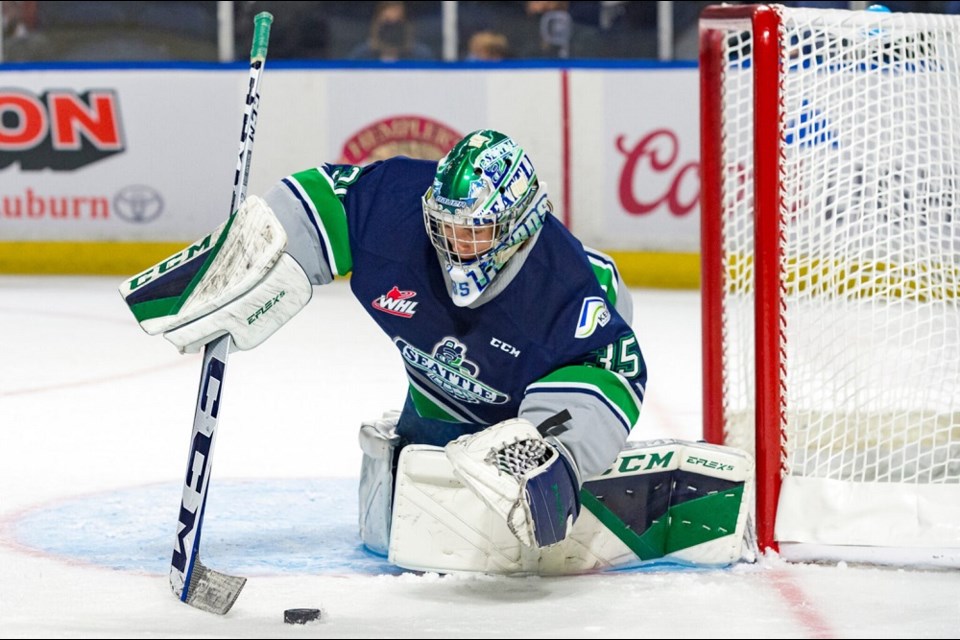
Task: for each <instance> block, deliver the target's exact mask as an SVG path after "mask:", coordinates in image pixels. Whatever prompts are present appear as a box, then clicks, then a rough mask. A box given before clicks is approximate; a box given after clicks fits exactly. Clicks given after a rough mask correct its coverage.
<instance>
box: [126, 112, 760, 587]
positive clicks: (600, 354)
mask: <svg viewBox="0 0 960 640" xmlns="http://www.w3.org/2000/svg"><path fill="white" fill-rule="evenodd" d="M551 209H552V205H551V202H550V199H549V197H548V192H547V186H546V184H545V183H544V182H543V181H542V180H540V179H539V178H538V176H537V173H536V170H535V169H534V165H533V162H532V161H531V159H530V157H529V156H528V154H527V153H526V152H525V150H524V149H523V148H522V147H521V146H520V145H519V144H518V143H517V142H516V141H515V140H514V139H512V138H511V137H509V136H507V135H504V134H502V133H500V132H497V131H492V130H479V131H475V132H473V133H470V134H469V135H467V136H466V137H465V138H464V139H463V140H461V141H459V142H458V143H457V144H456V145H455V146H454V147H453V148H452V150H451V151H450V152H449V153H448V154H447V155H446V156H445V157H444V158H443V159H441V160H440V161H439V163H437V162H430V161H422V160H412V159H409V158H402V157H398V158H392V159H389V160H385V161H382V162H376V163H374V164H371V165H368V166H364V167H357V166H347V165H332V164H327V165H323V166H321V167H316V168H311V169H308V170H306V171H303V172H300V173H296V174H293V175H291V176H289V177H287V178H285V179H283V180H282V181H281V182H280V183H278V184H277V185H275V186H274V187H273V188H272V189H270V190H269V191H268V192H267V193H265V194H264V195H263V197H258V196H251V197H249V198H247V199H246V200H245V201H244V202H243V203H242V205H241V206H240V208H239V210H238V211H237V212H236V213H235V214H234V215H233V216H231V218H230V220H228V222H226V223H225V224H224V225H223V226H222V227H221V228H220V229H218V230H216V231H215V232H214V233H212V234H211V235H210V236H207V237H206V238H204V239H203V240H201V241H199V242H198V243H196V244H194V245H192V246H190V247H188V248H186V249H185V250H184V251H182V252H180V253H178V254H176V255H174V256H172V257H170V258H168V259H167V260H164V261H163V262H161V263H159V264H158V265H156V266H155V267H153V268H151V269H149V270H147V271H145V272H144V273H141V274H138V275H137V276H135V277H133V278H131V279H130V280H128V281H126V282H125V283H124V284H123V285H122V287H121V292H122V294H123V296H124V298H125V300H126V302H127V303H128V305H129V306H130V308H131V310H132V311H133V313H134V315H135V316H136V318H137V320H138V321H139V322H140V324H141V326H142V327H143V329H144V330H145V331H146V332H147V333H150V334H163V335H164V337H165V338H167V339H168V340H169V341H170V342H172V343H173V344H174V345H176V346H177V347H178V349H180V351H182V352H195V351H198V350H200V349H201V348H202V347H203V345H205V344H206V343H208V342H209V341H211V340H213V339H214V338H216V337H218V336H221V335H225V334H230V336H231V337H232V339H233V342H234V343H235V345H236V346H237V348H239V349H241V350H242V349H250V348H253V347H255V346H257V345H258V344H260V343H261V342H263V341H264V340H265V339H266V338H268V337H269V336H270V335H271V334H272V333H273V332H275V331H276V330H277V329H278V328H279V327H280V326H282V325H283V324H284V323H285V322H286V321H287V320H289V319H290V318H291V317H292V316H293V315H294V314H296V313H297V312H298V311H299V310H300V309H301V308H303V307H304V306H305V305H306V304H307V302H308V301H309V300H310V298H311V295H312V291H313V287H314V286H315V285H323V284H327V283H329V282H331V281H332V280H333V279H334V278H335V277H337V276H346V275H348V274H350V277H351V279H350V286H351V289H352V290H353V292H354V294H355V295H356V297H357V299H358V300H359V301H360V303H361V305H362V306H363V308H364V309H365V310H366V311H367V313H368V314H369V315H370V316H371V317H372V318H373V320H374V322H376V323H377V324H378V325H379V326H380V327H381V328H382V329H383V331H384V332H386V334H387V335H388V336H389V337H390V339H391V340H392V341H393V343H394V345H395V346H396V347H397V349H398V350H399V352H400V355H401V356H402V358H403V363H404V366H405V368H406V373H407V379H408V382H409V386H408V388H407V390H406V396H405V401H404V404H403V407H402V409H401V410H399V411H391V412H387V413H386V414H384V415H383V417H382V418H379V419H375V420H370V421H368V422H365V423H363V424H362V425H361V427H360V435H359V438H360V446H361V449H362V452H363V456H362V467H361V478H360V491H359V494H360V495H359V498H360V536H361V538H362V540H363V542H364V544H365V545H366V547H367V548H368V549H370V550H371V551H373V552H375V553H379V554H383V555H387V556H388V557H389V560H390V562H392V563H394V564H396V565H398V566H400V567H404V568H408V569H415V570H429V571H438V572H450V571H483V572H490V573H504V574H509V573H526V574H530V573H534V574H537V573H539V574H545V575H548V574H569V573H580V572H586V571H595V570H604V569H616V568H626V567H631V566H635V565H638V564H641V563H645V562H650V561H663V560H667V561H675V562H680V563H694V564H705V565H725V564H729V563H732V562H735V561H737V560H739V559H740V558H741V556H742V555H743V553H744V543H743V540H744V538H745V536H746V534H747V533H748V524H747V521H748V517H747V516H748V505H749V504H750V501H749V493H750V490H751V486H752V482H753V480H752V461H751V459H750V458H749V456H747V455H746V454H744V453H742V452H741V451H739V450H736V449H731V448H728V447H719V446H712V445H706V444H700V443H691V442H680V441H654V442H646V443H639V442H629V443H628V442H627V437H628V435H629V434H630V431H631V429H632V428H633V427H634V425H635V424H636V423H637V420H638V418H639V416H640V408H641V404H642V402H643V398H644V392H645V385H646V381H647V367H646V363H645V362H644V358H643V354H642V352H641V349H640V344H639V342H638V339H637V336H636V335H635V334H634V332H633V330H632V329H631V327H630V322H631V319H632V308H631V305H632V302H631V296H630V293H629V291H627V290H626V288H625V287H623V286H622V285H621V282H620V278H619V274H618V272H617V268H616V266H615V265H614V263H613V261H612V260H611V259H610V258H609V257H607V256H605V255H603V254H601V253H599V252H597V251H594V250H592V249H589V248H587V247H584V246H583V245H582V244H581V243H580V242H579V241H578V240H577V239H576V238H575V237H574V236H573V235H571V234H570V232H568V231H567V230H566V229H565V228H564V227H563V225H562V224H560V223H559V222H558V221H557V219H556V218H554V217H553V215H552V213H551Z"/></svg>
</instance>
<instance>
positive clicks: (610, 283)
mask: <svg viewBox="0 0 960 640" xmlns="http://www.w3.org/2000/svg"><path fill="white" fill-rule="evenodd" d="M435 171H436V163H435V162H428V161H421V160H411V159H408V158H393V159H390V160H386V161H383V162H378V163H375V164H372V165H369V166H367V167H363V168H360V167H353V166H346V165H326V166H324V167H321V168H315V169H310V170H307V171H303V172H301V173H297V174H294V175H292V176H289V177H288V178H286V179H284V180H283V181H282V183H281V184H280V185H278V186H277V187H276V188H274V189H273V190H272V191H271V192H270V193H268V194H267V196H266V199H267V201H268V202H269V203H270V204H271V206H272V207H273V209H274V210H275V211H276V212H277V214H278V216H279V217H280V218H281V221H283V222H284V226H285V227H287V228H288V233H290V232H291V229H290V227H293V229H294V231H293V233H298V232H297V231H296V229H300V230H302V233H300V234H299V235H298V237H295V238H292V239H291V243H290V247H288V251H290V252H291V253H292V255H294V257H296V258H297V259H298V260H300V261H301V263H302V264H303V265H304V268H305V270H306V271H307V273H308V275H309V276H310V278H311V280H312V281H313V282H314V284H324V283H326V282H329V281H330V280H331V279H332V278H333V277H334V276H336V275H346V274H348V273H350V274H351V280H350V286H351V289H352V291H353V293H354V294H355V296H356V297H357V299H358V300H359V302H360V304H361V305H363V308H364V309H365V310H366V311H367V313H368V314H369V315H370V317H371V318H373V320H374V321H375V322H376V323H377V324H378V325H379V326H380V328H381V329H383V331H384V332H385V333H386V334H387V335H388V336H389V337H390V339H391V340H392V341H393V344H394V345H395V346H396V348H397V349H398V350H399V352H400V355H401V356H402V358H403V363H404V366H405V367H406V372H407V377H408V380H409V390H408V399H407V407H406V409H405V411H406V412H407V413H410V412H411V411H412V410H413V409H415V411H416V414H417V417H418V418H421V419H422V420H420V421H419V422H420V428H421V431H419V432H418V431H417V430H416V429H414V430H413V431H411V432H409V433H407V434H406V436H407V439H408V440H415V441H421V442H429V443H431V444H443V443H444V442H445V441H446V440H449V439H450V437H453V436H455V435H457V434H459V433H460V432H469V431H476V430H479V429H482V428H484V427H486V426H489V425H492V424H495V423H497V422H500V421H502V420H506V419H508V418H513V417H516V416H518V415H520V416H523V417H525V418H528V419H530V420H531V422H533V423H534V424H538V423H539V422H541V421H542V420H543V419H545V418H547V417H550V416H552V415H553V414H555V413H557V412H558V411H560V410H562V409H567V410H569V411H570V412H571V414H572V420H571V421H570V422H569V423H568V425H567V426H568V427H569V429H568V431H566V432H564V433H563V434H561V435H559V436H557V439H558V440H559V441H561V443H562V444H563V445H564V446H565V447H566V449H567V451H568V453H570V454H571V455H572V456H573V457H574V458H575V460H576V462H577V463H578V465H579V467H580V470H581V473H582V474H583V475H584V477H589V476H591V475H594V474H595V473H599V472H600V471H602V470H603V469H605V468H606V466H607V465H608V464H609V463H610V462H611V461H612V460H613V458H614V457H615V456H616V454H617V452H619V450H620V448H621V447H622V445H623V442H624V441H625V440H626V437H627V434H628V433H629V431H630V429H631V428H632V427H633V425H634V424H635V423H636V421H637V418H638V417H639V412H640V405H641V403H642V400H643V394H644V387H645V384H646V377H647V372H646V365H645V363H644V360H643V356H642V354H641V351H640V347H639V344H638V342H637V338H636V336H635V335H634V332H633V330H632V329H631V328H630V326H629V323H628V320H625V319H624V318H623V317H621V315H620V313H619V312H618V311H617V306H616V302H617V296H618V295H622V296H629V295H630V294H629V291H626V289H623V290H622V291H620V290H619V275H618V274H617V272H616V268H615V266H614V265H613V263H612V261H611V260H609V258H606V257H605V256H603V255H602V254H600V253H598V252H593V251H590V250H586V249H585V248H584V247H583V246H582V245H581V243H580V242H579V241H578V240H577V239H576V238H575V237H573V236H572V235H571V234H570V233H569V232H568V231H567V230H566V229H565V228H564V227H563V225H561V224H560V223H559V222H558V221H557V220H556V219H555V218H553V217H552V216H547V218H546V221H545V222H544V225H543V228H542V230H541V231H540V234H539V237H538V238H537V239H536V242H535V244H534V245H533V246H532V247H531V248H530V251H529V253H528V254H527V255H526V257H525V262H524V263H523V266H522V268H521V269H520V270H519V271H517V272H516V273H515V274H514V275H513V277H512V280H510V281H509V284H508V285H507V286H506V287H505V288H503V289H502V290H500V291H499V292H498V293H497V294H496V295H495V296H494V297H493V298H492V299H489V300H487V301H486V302H484V303H483V304H481V305H479V306H475V307H473V308H469V307H458V306H456V305H455V304H454V303H453V301H452V300H451V297H450V295H449V294H448V292H447V282H446V280H445V278H444V275H443V268H442V266H441V264H440V262H439V260H438V257H437V254H436V251H435V249H434V248H433V246H432V245H431V243H430V240H429V238H428V237H427V233H426V230H425V226H424V220H423V213H422V209H421V200H420V198H421V196H422V195H423V193H424V192H425V191H426V190H427V188H428V187H429V186H430V184H431V183H432V180H433V176H434V172H435ZM292 218H295V220H291V219H292ZM291 235H293V234H292V233H291ZM303 236H306V238H305V237H303ZM305 246H309V247H310V249H309V250H305V249H304V247H305ZM298 254H299V255H298ZM514 259H516V258H514ZM498 277H500V276H498ZM431 421H434V422H433V424H435V425H437V427H436V431H437V434H441V433H442V434H443V435H436V434H434V437H431V434H430V433H429V426H428V427H427V429H426V431H427V432H424V431H423V430H422V425H424V424H426V425H430V424H431ZM446 424H453V425H458V426H460V427H462V428H461V429H460V431H457V430H454V431H448V430H444V429H442V428H441V427H442V426H443V425H446Z"/></svg>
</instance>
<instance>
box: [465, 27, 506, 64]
mask: <svg viewBox="0 0 960 640" xmlns="http://www.w3.org/2000/svg"><path fill="white" fill-rule="evenodd" d="M509 54H510V43H509V41H508V40H507V36H505V35H503V34H502V33H497V32H496V31H489V30H484V31H478V32H476V33H475V34H473V35H472V36H470V44H469V45H467V60H471V61H476V60H484V61H489V62H499V61H500V60H503V59H505V58H506V57H507V56H508V55H509Z"/></svg>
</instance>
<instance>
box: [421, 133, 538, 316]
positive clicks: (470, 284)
mask: <svg viewBox="0 0 960 640" xmlns="http://www.w3.org/2000/svg"><path fill="white" fill-rule="evenodd" d="M550 208H551V205H550V201H549V200H548V199H547V193H546V185H545V184H544V183H542V182H540V181H539V180H538V179H537V173H536V171H535V170H534V168H533V163H532V162H531V161H530V158H529V156H527V154H526V152H525V151H524V150H523V148H522V147H520V145H518V144H517V143H516V142H515V141H514V140H513V139H512V138H510V137H508V136H506V135H504V134H502V133H499V132H497V131H492V130H489V129H484V130H480V131H475V132H473V133H471V134H469V135H467V137H465V138H464V139H463V140H461V141H460V142H458V143H457V144H456V146H454V147H453V149H451V150H450V152H449V153H448V154H447V155H446V156H444V157H443V159H441V160H440V163H439V164H438V166H437V174H436V175H435V176H434V179H433V186H431V187H430V188H429V189H427V192H426V194H424V196H423V218H424V223H425V224H426V228H427V234H428V235H429V236H430V241H431V242H432V243H433V246H434V247H435V248H436V250H437V255H438V256H439V258H440V264H441V265H442V266H443V268H444V269H445V270H446V272H447V274H448V276H449V280H450V283H451V286H450V297H451V298H452V299H453V302H454V303H455V304H456V305H457V306H460V307H465V306H467V305H469V304H471V303H472V302H473V301H475V300H476V299H477V298H478V297H479V296H480V294H482V293H483V292H484V291H485V290H486V289H487V287H488V286H489V285H490V283H491V282H492V281H493V279H494V277H496V275H497V274H498V273H499V272H500V271H501V270H502V269H503V267H504V265H506V264H507V261H508V260H509V259H510V258H511V257H512V256H513V254H514V253H516V251H517V249H519V248H520V246H521V245H522V244H523V243H524V242H525V241H526V240H528V239H529V238H531V237H533V236H534V235H536V234H537V233H538V232H539V231H540V229H541V227H542V226H543V221H544V218H545V217H546V215H547V214H548V213H549V212H550Z"/></svg>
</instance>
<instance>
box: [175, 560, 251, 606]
mask: <svg viewBox="0 0 960 640" xmlns="http://www.w3.org/2000/svg"><path fill="white" fill-rule="evenodd" d="M246 583H247V579H246V578H241V577H239V576H230V575H227V574H225V573H220V572H219V571H214V570H213V569H208V568H207V567H205V566H204V565H203V563H201V562H200V559H199V558H197V561H196V562H195V563H194V566H193V572H192V573H191V575H190V584H189V585H188V587H187V591H186V593H187V597H186V599H184V600H183V601H184V602H186V603H187V604H188V605H190V606H191V607H194V608H196V609H200V610H202V611H207V612H209V613H216V614H219V615H221V616H222V615H224V614H225V613H227V612H228V611H230V608H231V607H233V603H234V602H236V601H237V598H238V597H239V596H240V591H241V590H242V589H243V585H245V584H246Z"/></svg>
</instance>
